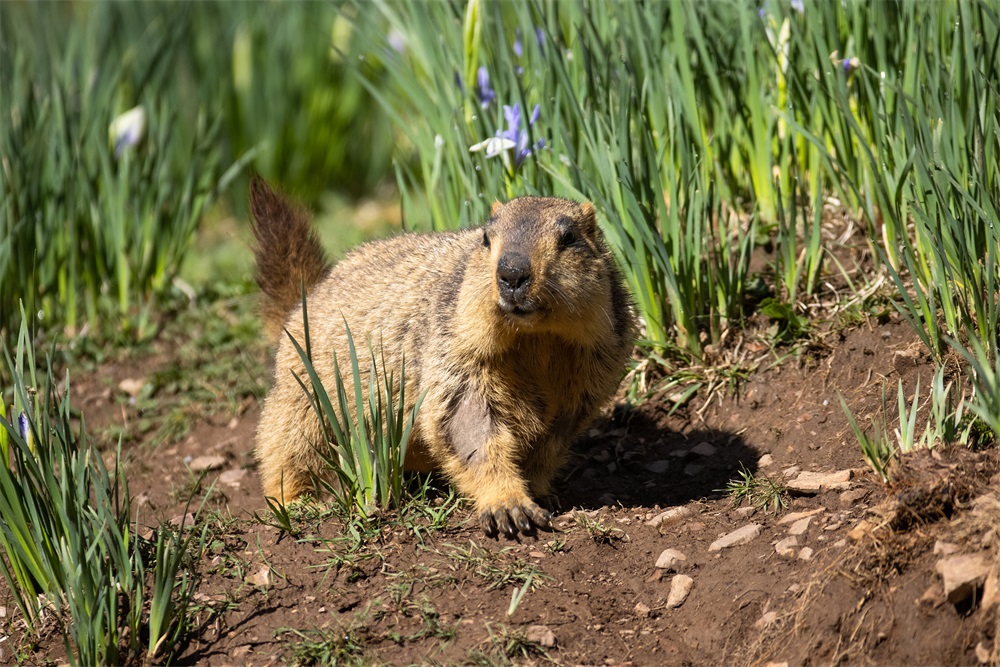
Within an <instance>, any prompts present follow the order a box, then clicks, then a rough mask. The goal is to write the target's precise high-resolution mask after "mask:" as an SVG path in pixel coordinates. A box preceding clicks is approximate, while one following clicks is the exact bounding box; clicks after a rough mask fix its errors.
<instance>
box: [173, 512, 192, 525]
mask: <svg viewBox="0 0 1000 667" xmlns="http://www.w3.org/2000/svg"><path fill="white" fill-rule="evenodd" d="M181 524H184V525H185V526H188V527H190V526H193V525H194V513H193V512H188V513H187V514H178V515H177V516H175V517H174V518H172V519H171V520H170V525H171V526H180V525H181Z"/></svg>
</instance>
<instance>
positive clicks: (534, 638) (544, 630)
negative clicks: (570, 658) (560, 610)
mask: <svg viewBox="0 0 1000 667" xmlns="http://www.w3.org/2000/svg"><path fill="white" fill-rule="evenodd" d="M525 635H526V638H527V640H528V641H529V642H531V643H533V644H538V645H539V646H543V647H545V648H552V647H553V646H555V645H556V636H555V635H554V634H552V630H550V629H549V626H547V625H529V626H528V629H527V630H526V631H525Z"/></svg>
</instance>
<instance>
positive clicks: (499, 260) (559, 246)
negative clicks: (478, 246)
mask: <svg viewBox="0 0 1000 667" xmlns="http://www.w3.org/2000/svg"><path fill="white" fill-rule="evenodd" d="M482 244H483V252H485V253H488V256H489V261H490V266H491V267H492V270H493V276H492V285H491V299H492V301H493V304H495V314H496V316H497V317H500V318H502V319H504V320H506V321H507V322H508V323H510V324H511V325H513V326H514V327H515V328H517V329H518V330H522V331H552V332H555V333H564V334H565V333H569V334H572V335H571V337H572V338H578V337H579V334H583V337H584V338H588V337H589V336H587V335H586V333H585V332H584V331H582V330H583V329H588V328H590V327H592V326H593V325H594V324H597V325H598V326H600V325H601V324H608V323H610V322H609V321H608V319H609V308H610V303H609V300H610V298H611V294H610V293H611V281H612V280H616V279H617V278H616V277H615V276H613V275H612V272H613V271H614V268H613V265H612V263H611V262H612V260H611V256H610V254H609V252H608V250H607V248H606V246H605V245H604V241H603V238H602V236H601V232H600V230H599V229H598V226H597V218H596V215H595V212H594V207H593V206H592V205H591V204H589V203H585V204H577V203H576V202H573V201H570V200H568V199H557V198H554V197H520V198H518V199H514V200H512V201H510V202H507V203H506V204H501V203H499V202H497V203H495V204H494V205H493V209H492V216H491V218H490V219H489V220H488V221H487V223H486V225H485V227H484V228H483V238H482ZM594 317H598V318H602V317H603V318H604V320H605V321H604V322H603V323H595V322H593V321H592V318H594Z"/></svg>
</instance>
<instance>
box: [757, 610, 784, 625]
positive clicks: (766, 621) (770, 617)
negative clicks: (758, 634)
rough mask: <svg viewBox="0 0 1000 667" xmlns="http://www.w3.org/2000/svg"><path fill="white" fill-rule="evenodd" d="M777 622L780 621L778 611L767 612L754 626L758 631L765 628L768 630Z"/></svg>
mask: <svg viewBox="0 0 1000 667" xmlns="http://www.w3.org/2000/svg"><path fill="white" fill-rule="evenodd" d="M777 620H778V612H776V611H769V612H766V613H765V614H764V615H763V616H761V617H760V618H758V619H757V622H756V623H754V624H753V626H754V627H755V628H757V629H764V628H766V627H767V626H769V625H771V624H772V623H774V622H775V621H777Z"/></svg>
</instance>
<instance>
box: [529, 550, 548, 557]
mask: <svg viewBox="0 0 1000 667" xmlns="http://www.w3.org/2000/svg"><path fill="white" fill-rule="evenodd" d="M528 555H529V556H531V557H532V558H545V554H544V553H542V552H541V551H529V552H528Z"/></svg>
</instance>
